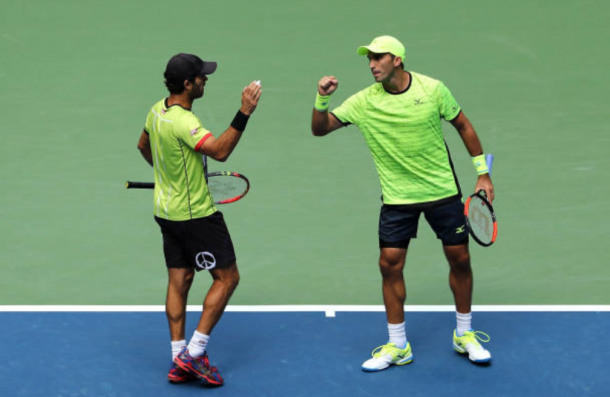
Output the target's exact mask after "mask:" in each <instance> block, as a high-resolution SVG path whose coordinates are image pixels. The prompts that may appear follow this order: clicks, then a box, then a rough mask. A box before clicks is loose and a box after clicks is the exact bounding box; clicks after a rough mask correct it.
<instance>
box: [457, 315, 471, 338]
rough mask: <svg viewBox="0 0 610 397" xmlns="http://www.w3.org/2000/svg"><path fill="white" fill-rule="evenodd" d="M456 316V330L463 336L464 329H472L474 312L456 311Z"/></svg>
mask: <svg viewBox="0 0 610 397" xmlns="http://www.w3.org/2000/svg"><path fill="white" fill-rule="evenodd" d="M455 317H456V319H457V328H456V332H457V335H458V336H463V335H464V331H470V330H471V329H472V325H471V322H472V313H460V312H455Z"/></svg>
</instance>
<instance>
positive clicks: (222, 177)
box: [125, 171, 250, 204]
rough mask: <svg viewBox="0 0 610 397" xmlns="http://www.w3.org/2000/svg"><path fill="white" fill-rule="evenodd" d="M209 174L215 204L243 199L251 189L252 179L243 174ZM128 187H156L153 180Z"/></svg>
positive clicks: (128, 184) (222, 172)
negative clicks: (249, 179)
mask: <svg viewBox="0 0 610 397" xmlns="http://www.w3.org/2000/svg"><path fill="white" fill-rule="evenodd" d="M206 176H207V182H208V189H210V193H211V194H212V197H213V198H214V204H229V203H234V202H236V201H237V200H240V199H242V198H243V197H244V196H245V195H246V194H247V193H248V190H250V181H248V178H246V177H245V176H244V175H242V174H238V173H237V172H230V171H220V172H210V173H209V174H207V175H206ZM125 187H126V188H127V189H154V188H155V184H154V183H153V182H132V181H127V182H126V183H125Z"/></svg>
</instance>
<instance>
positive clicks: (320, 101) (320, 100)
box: [313, 92, 330, 112]
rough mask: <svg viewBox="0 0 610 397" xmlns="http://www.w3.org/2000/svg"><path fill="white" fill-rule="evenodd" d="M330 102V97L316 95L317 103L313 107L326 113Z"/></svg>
mask: <svg viewBox="0 0 610 397" xmlns="http://www.w3.org/2000/svg"><path fill="white" fill-rule="evenodd" d="M329 102H330V95H320V93H319V92H318V94H317V95H316V103H315V104H314V105H313V107H314V108H316V110H317V111H318V112H326V111H327V110H328V103H329Z"/></svg>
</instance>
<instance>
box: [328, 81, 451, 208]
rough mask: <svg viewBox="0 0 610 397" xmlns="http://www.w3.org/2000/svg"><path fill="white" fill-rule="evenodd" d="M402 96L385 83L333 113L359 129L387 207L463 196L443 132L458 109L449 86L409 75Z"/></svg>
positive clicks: (356, 96)
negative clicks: (407, 84)
mask: <svg viewBox="0 0 610 397" xmlns="http://www.w3.org/2000/svg"><path fill="white" fill-rule="evenodd" d="M410 75H411V82H410V84H409V87H407V89H406V90H405V91H404V92H402V93H399V94H391V93H389V92H387V91H386V90H385V89H384V88H383V85H382V84H381V83H375V84H373V85H371V86H370V87H368V88H365V89H364V90H362V91H360V92H358V93H356V94H354V95H352V96H351V97H350V98H348V99H347V100H346V101H345V102H343V103H342V104H341V105H340V106H339V107H338V108H336V109H334V110H333V111H332V114H334V115H335V117H337V119H339V121H341V122H342V123H344V124H355V125H357V126H358V128H359V129H360V131H361V132H362V134H363V135H364V139H365V141H366V143H367V144H368V147H369V149H370V151H371V154H372V155H373V160H374V162H375V166H376V168H377V174H378V175H379V182H380V184H381V190H382V193H383V202H384V203H385V204H418V203H426V202H430V201H436V200H441V199H444V198H448V197H451V196H459V197H461V192H460V189H459V185H458V182H457V178H456V176H455V173H454V172H453V166H452V164H451V158H450V156H449V151H448V149H447V145H446V144H445V140H444V139H443V131H442V127H441V119H445V120H453V119H454V118H455V117H457V115H458V114H459V113H460V111H461V109H460V106H459V105H458V104H457V102H456V100H455V99H454V98H453V95H451V92H450V91H449V89H447V87H445V85H444V84H443V83H442V82H440V81H438V80H435V79H432V78H430V77H428V76H425V75H422V74H419V73H415V72H410Z"/></svg>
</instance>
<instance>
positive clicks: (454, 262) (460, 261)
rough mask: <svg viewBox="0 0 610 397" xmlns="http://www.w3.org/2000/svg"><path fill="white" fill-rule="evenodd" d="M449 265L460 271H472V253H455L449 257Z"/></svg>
mask: <svg viewBox="0 0 610 397" xmlns="http://www.w3.org/2000/svg"><path fill="white" fill-rule="evenodd" d="M449 265H450V266H451V268H452V269H454V270H455V271H458V272H470V271H471V268H470V254H469V253H468V251H463V252H456V253H453V254H452V255H451V256H450V258H449Z"/></svg>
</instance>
